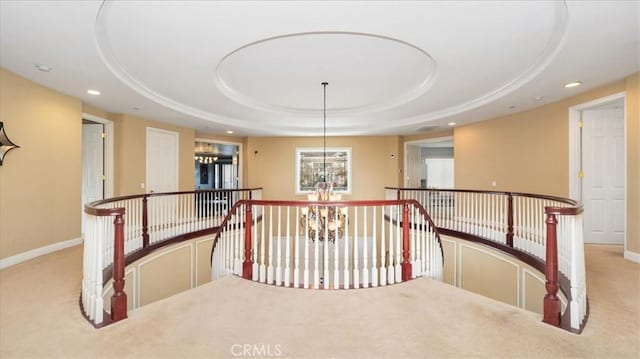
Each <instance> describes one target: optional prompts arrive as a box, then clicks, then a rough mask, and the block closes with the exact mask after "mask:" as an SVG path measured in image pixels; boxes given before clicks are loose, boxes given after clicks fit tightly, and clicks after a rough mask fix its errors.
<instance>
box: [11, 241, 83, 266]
mask: <svg viewBox="0 0 640 359" xmlns="http://www.w3.org/2000/svg"><path fill="white" fill-rule="evenodd" d="M80 243H82V238H76V239H70V240H68V241H64V242H58V243H54V244H50V245H48V246H44V247H40V248H36V249H32V250H30V251H26V252H22V253H20V254H16V255H15V256H11V257H7V258H4V259H0V269H4V268H7V267H11V266H12V265H16V264H18V263H22V262H24V261H28V260H29V259H33V258H36V257H40V256H43V255H45V254H49V253H53V252H57V251H59V250H62V249H65V248H69V247H73V246H77V245H78V244H80Z"/></svg>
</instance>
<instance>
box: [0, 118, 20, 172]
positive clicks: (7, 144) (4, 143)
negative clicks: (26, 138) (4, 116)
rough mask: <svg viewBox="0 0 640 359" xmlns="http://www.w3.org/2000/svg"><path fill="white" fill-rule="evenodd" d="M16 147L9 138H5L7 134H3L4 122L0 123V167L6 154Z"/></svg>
mask: <svg viewBox="0 0 640 359" xmlns="http://www.w3.org/2000/svg"><path fill="white" fill-rule="evenodd" d="M18 147H20V146H18V145H16V144H15V143H13V142H11V140H10V139H9V137H7V133H6V132H4V122H0V166H2V161H3V160H4V156H5V155H6V154H7V152H9V151H11V150H12V149H14V148H18Z"/></svg>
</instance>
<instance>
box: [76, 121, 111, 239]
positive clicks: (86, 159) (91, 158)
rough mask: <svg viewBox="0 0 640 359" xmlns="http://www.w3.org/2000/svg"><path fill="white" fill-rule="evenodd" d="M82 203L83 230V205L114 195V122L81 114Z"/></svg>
mask: <svg viewBox="0 0 640 359" xmlns="http://www.w3.org/2000/svg"><path fill="white" fill-rule="evenodd" d="M81 191H82V195H81V200H82V203H81V205H80V211H81V215H80V218H81V229H80V231H81V233H84V229H85V220H84V205H85V204H86V203H89V202H93V201H97V200H101V199H104V198H110V197H113V122H111V121H109V120H106V119H103V118H100V117H97V116H94V115H91V114H87V113H83V114H82V189H81Z"/></svg>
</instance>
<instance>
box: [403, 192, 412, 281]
mask: <svg viewBox="0 0 640 359" xmlns="http://www.w3.org/2000/svg"><path fill="white" fill-rule="evenodd" d="M410 226H411V224H410V223H409V204H407V203H405V204H403V205H402V281H403V282H404V281H408V280H410V279H411V262H410V261H409V227H410Z"/></svg>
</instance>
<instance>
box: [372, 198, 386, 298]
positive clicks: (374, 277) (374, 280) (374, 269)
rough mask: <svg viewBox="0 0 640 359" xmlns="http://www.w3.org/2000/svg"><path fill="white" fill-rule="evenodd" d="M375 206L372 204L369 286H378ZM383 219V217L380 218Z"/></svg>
mask: <svg viewBox="0 0 640 359" xmlns="http://www.w3.org/2000/svg"><path fill="white" fill-rule="evenodd" d="M376 208H377V207H376V206H373V213H372V214H371V216H372V217H373V240H372V241H371V247H372V248H371V286H372V287H377V286H378V267H377V266H378V264H377V258H376V257H377V256H378V253H377V252H376V247H377V243H376V242H377V241H378V236H377V234H376V232H377V231H376V229H377V227H378V217H377V216H376ZM382 220H383V221H384V218H383V219H382Z"/></svg>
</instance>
